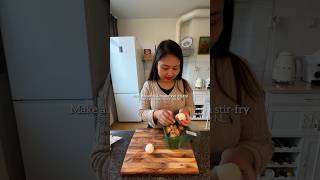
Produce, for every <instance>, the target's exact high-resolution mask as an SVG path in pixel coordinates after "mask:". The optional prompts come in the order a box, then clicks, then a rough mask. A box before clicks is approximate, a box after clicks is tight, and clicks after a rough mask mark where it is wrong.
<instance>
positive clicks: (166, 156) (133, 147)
mask: <svg viewBox="0 0 320 180" xmlns="http://www.w3.org/2000/svg"><path fill="white" fill-rule="evenodd" d="M148 143H152V144H153V145H154V147H155V150H154V152H153V153H152V154H148V153H146V152H145V151H144V148H145V146H146V144H148ZM121 174H122V175H134V174H199V169H198V165H197V161H196V159H195V156H194V153H193V150H192V148H191V146H190V147H189V148H186V149H172V150H171V149H168V148H167V145H166V142H165V139H164V134H163V130H162V129H154V128H144V129H137V130H136V131H135V133H134V134H133V137H132V139H131V141H130V144H129V147H128V150H127V153H126V155H125V158H124V161H123V164H122V168H121Z"/></svg>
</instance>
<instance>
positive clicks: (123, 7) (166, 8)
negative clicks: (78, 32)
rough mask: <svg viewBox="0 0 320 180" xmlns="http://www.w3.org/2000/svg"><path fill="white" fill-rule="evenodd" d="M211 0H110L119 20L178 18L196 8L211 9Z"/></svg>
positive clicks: (112, 10) (113, 11)
mask: <svg viewBox="0 0 320 180" xmlns="http://www.w3.org/2000/svg"><path fill="white" fill-rule="evenodd" d="M209 7H210V0H110V11H111V12H112V14H113V15H114V16H116V17H118V18H119V19H129V18H177V17H180V16H181V15H182V14H184V13H187V12H189V11H191V10H193V9H196V8H209Z"/></svg>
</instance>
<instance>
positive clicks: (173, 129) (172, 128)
mask: <svg viewBox="0 0 320 180" xmlns="http://www.w3.org/2000/svg"><path fill="white" fill-rule="evenodd" d="M175 118H176V119H177V122H176V123H175V124H171V125H169V126H166V133H167V135H168V136H169V137H178V136H180V135H181V134H182V132H183V130H184V126H183V125H181V123H180V122H181V121H184V120H186V115H185V114H184V113H179V114H177V115H176V116H175Z"/></svg>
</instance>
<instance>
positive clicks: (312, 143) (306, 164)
mask: <svg viewBox="0 0 320 180" xmlns="http://www.w3.org/2000/svg"><path fill="white" fill-rule="evenodd" d="M265 91H266V111H267V120H268V125H269V128H270V130H271V133H272V140H273V142H274V146H275V151H274V154H273V158H272V161H271V162H270V163H269V164H268V166H267V169H272V170H273V171H274V172H275V176H274V177H273V178H265V177H263V176H262V177H260V179H271V180H276V179H286V180H288V179H289V180H291V179H292V180H298V179H307V180H316V179H320V172H319V171H320V164H319V162H318V160H320V158H319V153H320V152H319V146H320V145H319V143H320V140H319V138H320V87H318V88H317V87H311V86H310V84H307V83H303V82H298V83H296V84H295V85H293V86H280V85H278V86H275V85H268V86H265ZM313 172H316V173H315V175H314V177H313ZM262 175H264V174H262Z"/></svg>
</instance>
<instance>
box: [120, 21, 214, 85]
mask: <svg viewBox="0 0 320 180" xmlns="http://www.w3.org/2000/svg"><path fill="white" fill-rule="evenodd" d="M177 20H178V19H176V18H172V19H150V18H149V19H119V20H118V30H119V35H120V36H135V37H137V39H138V41H139V42H140V44H141V46H142V48H147V49H152V51H153V53H154V49H155V46H156V45H157V44H159V42H161V41H162V40H165V39H172V40H175V32H176V22H177ZM209 26H210V25H209V19H208V18H201V19H193V20H190V21H187V22H185V23H184V24H183V25H182V29H181V37H182V38H183V37H185V36H191V37H192V38H193V39H194V45H193V46H194V48H195V53H194V55H193V56H191V57H187V58H184V62H185V63H184V70H183V71H184V72H183V77H184V78H185V79H187V80H188V81H189V82H190V84H194V83H193V82H194V79H195V78H194V76H197V71H195V67H196V66H197V67H199V77H201V78H208V77H209V76H210V69H209V68H208V67H209V66H210V65H209V63H210V61H209V55H197V52H198V41H199V37H200V36H209V35H210V27H209ZM144 66H145V77H146V78H147V77H148V75H149V72H150V69H151V62H145V63H144Z"/></svg>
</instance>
